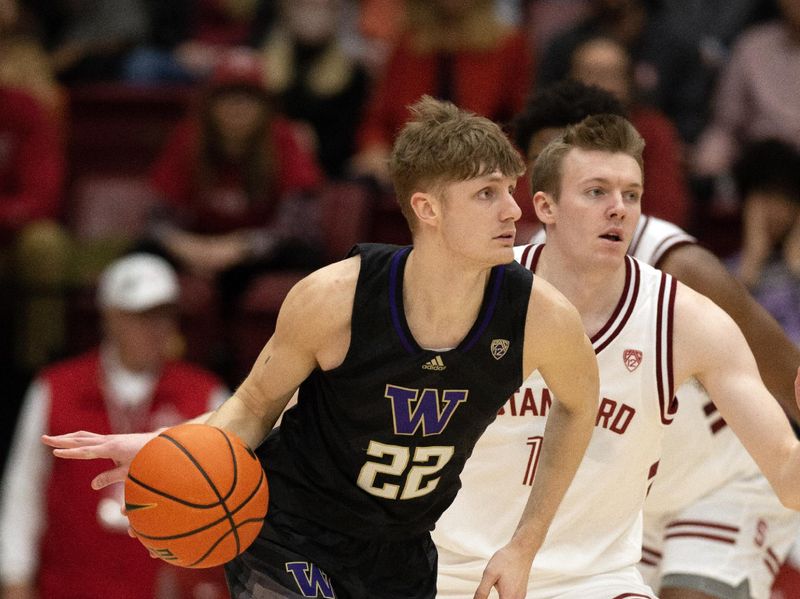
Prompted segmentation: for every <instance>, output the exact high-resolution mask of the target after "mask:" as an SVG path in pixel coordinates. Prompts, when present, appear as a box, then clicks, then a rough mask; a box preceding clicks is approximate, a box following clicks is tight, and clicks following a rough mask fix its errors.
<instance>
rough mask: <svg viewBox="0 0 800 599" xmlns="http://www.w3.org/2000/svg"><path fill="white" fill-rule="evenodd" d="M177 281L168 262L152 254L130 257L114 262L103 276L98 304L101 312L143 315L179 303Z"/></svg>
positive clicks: (98, 294)
mask: <svg viewBox="0 0 800 599" xmlns="http://www.w3.org/2000/svg"><path fill="white" fill-rule="evenodd" d="M179 295H180V287H179V285H178V277H177V276H176V274H175V271H174V270H173V268H172V266H170V264H169V262H167V261H166V260H164V259H163V258H161V257H159V256H155V255H153V254H144V253H140V254H131V255H129V256H125V257H123V258H120V259H119V260H116V261H115V262H113V263H112V264H111V265H110V266H108V267H107V268H106V269H105V270H104V271H103V273H102V274H101V275H100V281H99V285H98V288H97V303H98V304H99V305H100V307H101V308H117V309H119V310H125V311H126V312H144V311H145V310H149V309H150V308H155V307H156V306H162V305H165V304H174V303H177V301H178V296H179Z"/></svg>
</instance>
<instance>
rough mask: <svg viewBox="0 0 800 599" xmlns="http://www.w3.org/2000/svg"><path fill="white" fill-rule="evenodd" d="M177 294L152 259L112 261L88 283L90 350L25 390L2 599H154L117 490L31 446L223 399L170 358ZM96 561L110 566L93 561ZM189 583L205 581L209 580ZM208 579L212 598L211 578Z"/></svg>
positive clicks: (208, 377) (211, 378) (1, 499)
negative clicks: (93, 302)
mask: <svg viewBox="0 0 800 599" xmlns="http://www.w3.org/2000/svg"><path fill="white" fill-rule="evenodd" d="M179 291H180V289H179V286H178V281H177V277H176V275H175V272H174V270H173V269H172V267H171V266H170V265H169V263H168V262H166V261H165V260H164V259H162V258H160V257H157V256H153V255H149V254H132V255H129V256H126V257H123V258H121V259H119V260H117V261H116V262H114V263H112V264H111V265H110V266H109V267H108V268H107V269H106V270H105V271H104V272H103V273H102V275H101V276H100V280H99V282H98V292H97V304H98V307H99V309H100V313H101V317H102V324H103V327H102V331H103V335H102V340H101V342H100V346H99V347H98V348H95V349H93V350H91V351H89V352H87V353H85V354H83V355H80V356H77V357H74V358H70V359H68V360H65V361H63V362H59V363H56V364H54V365H52V366H50V367H48V368H46V369H45V370H44V371H43V372H42V373H41V374H40V375H39V376H38V377H37V378H36V380H35V381H34V382H33V384H32V385H31V387H30V389H29V390H28V393H27V396H26V398H25V402H24V405H23V408H22V412H21V414H20V419H19V421H18V423H17V430H16V434H15V435H14V440H13V444H12V450H11V454H10V456H9V460H8V463H7V466H6V473H5V476H4V478H3V481H2V486H0V597H3V598H6V597H14V598H16V597H20V598H25V599H28V598H33V597H48V598H50V599H59V598H66V597H74V596H77V595H80V596H81V597H84V598H86V599H95V598H96V599H100V598H103V599H107V598H108V597H114V598H115V599H142V598H144V599H147V598H152V597H156V596H157V591H156V587H157V580H158V579H159V569H160V567H161V566H160V563H159V562H160V560H154V559H151V558H150V557H149V556H148V554H147V552H146V551H142V548H141V545H140V544H139V543H138V542H137V541H136V540H135V539H131V538H130V537H128V535H127V519H125V518H124V517H123V516H122V515H121V513H120V506H121V502H122V489H121V485H116V487H118V488H115V489H113V490H112V491H111V492H109V493H105V492H103V493H97V492H95V491H93V490H92V489H91V488H90V486H89V481H91V479H92V478H93V477H94V476H95V475H96V474H97V473H98V472H99V469H98V465H96V464H94V463H93V462H83V461H73V460H58V461H54V460H53V459H52V456H51V455H50V452H49V451H48V450H47V448H46V447H45V446H44V445H42V444H41V443H40V441H39V438H40V437H41V435H42V434H58V433H64V432H68V431H71V430H76V429H77V428H81V427H84V425H86V424H88V425H90V426H91V427H92V428H91V430H99V429H102V431H103V432H106V433H111V432H138V431H149V430H152V429H154V428H160V427H166V426H171V425H173V424H177V423H179V422H182V421H184V420H186V419H188V418H193V417H195V416H197V415H199V414H202V413H204V412H207V411H208V410H211V409H214V408H216V407H217V406H218V405H219V404H220V403H221V402H222V401H223V400H224V399H226V398H227V397H228V395H229V392H228V391H227V390H226V389H225V388H224V387H223V385H222V383H221V382H220V381H219V379H218V378H217V377H216V375H214V374H212V373H210V372H208V371H205V370H202V369H200V368H197V367H195V366H191V365H189V364H187V363H185V362H181V361H178V360H175V359H173V358H174V356H175V340H176V338H177V336H178V325H177V323H178V320H177V316H178V311H177V301H178V296H179ZM97 555H114V556H116V558H115V559H114V560H101V561H102V563H98V562H97V560H96V559H94V557H95V556H97ZM89 563H92V564H95V565H94V566H92V571H91V575H87V574H88V572H87V569H86V568H87V564H89ZM117 563H119V564H125V567H124V568H123V567H117V566H116V565H114V564H117ZM131 564H133V567H131ZM199 576H201V577H202V579H203V581H204V584H208V578H209V577H208V575H199ZM212 580H213V579H212ZM217 580H218V585H217V586H218V590H219V594H218V595H217V596H218V597H220V598H221V597H222V596H224V595H223V594H224V592H225V591H224V589H225V587H224V582H223V580H222V577H221V574H220V575H219V577H218V579H217ZM211 596H212V597H213V595H211Z"/></svg>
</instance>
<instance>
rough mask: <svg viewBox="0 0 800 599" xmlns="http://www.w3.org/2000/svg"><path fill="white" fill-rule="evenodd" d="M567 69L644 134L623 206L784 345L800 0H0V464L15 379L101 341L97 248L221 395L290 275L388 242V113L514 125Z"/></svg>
mask: <svg viewBox="0 0 800 599" xmlns="http://www.w3.org/2000/svg"><path fill="white" fill-rule="evenodd" d="M568 77H570V78H574V79H578V80H581V81H584V82H587V83H591V84H594V85H598V86H600V87H603V88H606V89H608V90H610V91H612V92H613V93H614V94H615V95H616V96H617V97H618V98H619V99H620V100H621V101H622V102H623V103H624V104H625V106H626V108H627V109H628V111H629V114H630V116H631V120H632V121H633V122H634V124H635V125H636V127H637V128H638V129H639V130H640V132H641V133H642V135H643V136H644V138H645V140H646V143H647V147H646V150H645V163H646V165H647V168H646V173H645V195H644V200H643V201H644V210H645V212H647V213H648V214H651V215H654V216H660V217H662V218H665V219H668V220H670V221H672V222H674V223H676V224H678V225H680V226H682V227H684V228H685V229H687V230H688V231H689V232H690V233H692V234H693V235H695V236H696V237H697V238H698V239H699V240H700V241H701V243H703V244H704V245H706V246H707V247H708V248H710V249H711V250H712V251H714V252H715V253H716V254H717V255H718V256H720V257H721V258H723V259H724V260H725V261H726V263H727V264H728V265H729V266H730V268H731V269H732V271H734V272H735V273H736V274H737V275H738V276H739V277H740V278H741V279H742V281H743V282H744V283H745V284H747V285H748V287H749V288H750V289H751V290H752V291H753V292H754V293H755V294H756V296H757V297H758V299H759V300H760V301H762V302H763V303H764V305H765V306H766V307H767V309H769V310H770V311H771V312H772V313H773V315H774V316H775V317H776V318H777V319H778V320H779V322H780V323H781V324H782V325H783V326H784V327H785V328H786V330H787V331H788V332H789V334H790V335H791V336H792V338H793V339H796V340H800V314H798V304H799V303H800V283H798V281H800V279H799V277H800V219H799V218H798V212H799V211H800V210H799V209H800V1H798V0H169V1H163V0H0V365H1V367H2V379H0V380H2V381H3V385H2V391H1V392H0V393H2V395H3V398H2V402H0V411H1V413H0V422H2V427H3V431H2V433H3V434H2V435H0V439H2V441H0V445H2V446H1V447H0V464H2V462H3V461H4V460H3V459H2V458H4V456H5V451H6V449H7V444H8V440H9V438H10V436H11V432H12V430H13V425H14V422H15V420H16V416H17V412H18V410H19V407H20V404H21V402H22V398H23V395H24V393H25V389H26V387H27V386H28V384H29V383H30V381H31V379H32V377H33V376H35V375H36V373H37V372H39V371H40V370H41V368H42V367H44V366H46V365H47V364H50V363H52V362H53V361H55V360H59V359H63V358H65V357H69V356H74V355H76V354H78V353H79V352H81V351H84V350H86V349H87V348H89V347H92V346H93V345H94V344H96V343H97V342H98V339H99V338H100V336H101V333H102V331H101V325H100V322H101V320H100V319H99V318H98V311H97V307H96V303H95V290H96V283H97V277H98V275H99V273H100V272H101V271H102V270H103V268H105V267H106V266H107V265H108V264H109V263H111V262H112V261H113V260H115V259H117V258H119V257H120V256H122V255H124V254H126V253H129V252H134V251H136V252H141V251H146V252H151V253H155V254H158V255H160V256H162V257H163V258H165V259H166V260H168V261H169V262H170V263H171V264H172V265H173V266H174V267H175V269H176V270H177V272H178V274H179V280H180V289H181V294H180V300H179V302H178V307H179V315H180V325H181V326H180V333H179V334H177V333H176V335H175V338H174V340H173V342H172V343H171V345H170V347H171V348H172V350H171V351H173V352H174V356H175V357H181V358H183V359H185V360H188V361H191V362H194V363H196V364H199V365H202V366H204V367H206V368H208V369H209V370H211V371H213V372H214V373H215V374H216V375H218V376H219V377H220V378H221V379H222V380H223V381H225V383H226V384H227V385H228V386H229V387H231V388H234V387H235V386H236V384H237V382H238V381H240V380H241V378H242V377H243V376H244V374H246V372H247V370H248V368H249V366H250V364H251V363H252V361H253V360H254V359H255V357H256V356H257V354H258V351H259V350H260V348H261V347H262V345H263V343H264V342H265V341H266V340H267V338H268V337H269V335H270V333H271V331H272V328H273V327H274V321H275V317H276V313H277V308H278V306H279V305H280V302H281V300H282V299H283V297H284V295H285V293H286V292H287V291H288V289H289V288H290V287H291V286H292V285H293V284H294V283H295V282H296V281H297V280H298V279H299V278H300V277H302V276H303V273H306V272H308V271H309V270H310V269H313V268H316V267H319V266H321V265H323V264H325V263H327V262H330V261H332V260H335V259H338V258H341V257H343V256H344V254H345V253H346V251H347V250H348V249H349V247H350V246H351V245H352V244H353V243H354V242H356V241H381V242H391V243H406V242H408V241H409V240H410V238H409V235H408V232H407V229H406V226H405V223H404V221H403V219H402V216H401V215H400V212H399V209H398V208H397V206H396V204H395V202H394V199H393V195H392V189H391V187H390V185H389V181H388V173H387V169H386V158H387V156H388V152H389V149H390V147H391V143H392V138H393V135H394V133H395V132H396V131H397V130H398V129H399V128H400V126H401V125H402V124H403V122H404V120H405V118H406V116H407V112H406V106H407V105H409V104H410V103H412V102H414V101H415V100H416V99H417V98H419V97H420V96H421V95H422V94H425V93H428V94H431V95H434V96H436V97H439V98H444V99H449V100H452V101H453V102H455V103H457V104H458V105H460V106H462V107H464V108H467V109H469V110H472V111H475V112H477V113H480V114H483V115H485V116H487V117H490V118H492V119H494V120H496V121H498V122H499V123H501V124H503V125H504V126H505V127H507V129H508V131H509V132H510V133H511V132H513V117H514V115H515V114H516V113H518V112H519V111H520V110H521V109H522V107H523V106H524V104H525V101H526V98H527V97H528V96H529V95H530V94H531V92H533V91H534V90H539V89H542V88H543V87H545V86H547V85H548V84H550V83H553V82H555V81H559V80H561V79H564V78H568ZM527 194H528V190H527V189H525V186H524V185H522V186H521V189H520V190H519V200H520V203H521V205H522V207H523V213H524V216H523V219H522V222H521V224H520V226H519V233H518V239H517V241H518V242H519V243H522V242H524V241H526V240H527V238H528V236H529V235H530V234H531V233H532V232H533V231H534V230H535V229H536V226H537V223H536V221H535V217H534V215H533V211H532V209H531V206H530V202H529V201H528V199H527Z"/></svg>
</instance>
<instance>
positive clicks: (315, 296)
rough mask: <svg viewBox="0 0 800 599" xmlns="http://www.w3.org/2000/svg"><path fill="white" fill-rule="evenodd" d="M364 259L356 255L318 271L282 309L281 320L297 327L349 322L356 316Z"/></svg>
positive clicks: (296, 287) (303, 281) (294, 290)
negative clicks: (360, 275) (355, 309)
mask: <svg viewBox="0 0 800 599" xmlns="http://www.w3.org/2000/svg"><path fill="white" fill-rule="evenodd" d="M359 267H360V258H359V257H358V256H352V257H349V258H345V259H344V260H340V261H338V262H334V263H332V264H329V265H327V266H323V267H322V268H320V269H318V270H315V271H314V272H312V273H311V274H309V275H307V276H306V277H304V278H302V279H301V280H300V281H298V282H297V283H296V284H295V285H294V287H292V289H291V290H289V293H288V294H287V295H286V299H285V300H284V302H283V306H282V307H281V316H282V318H281V320H284V321H285V320H287V319H288V320H289V321H291V322H293V324H294V325H295V326H300V327H304V326H311V327H317V326H322V325H326V324H327V325H331V324H334V322H335V321H339V320H341V319H349V318H350V315H351V313H352V308H353V300H354V297H355V290H356V284H357V282H358V274H359Z"/></svg>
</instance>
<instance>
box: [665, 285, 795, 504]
mask: <svg viewBox="0 0 800 599" xmlns="http://www.w3.org/2000/svg"><path fill="white" fill-rule="evenodd" d="M674 314H675V320H674V325H673V333H672V345H673V371H674V375H675V386H676V387H679V386H680V385H681V384H682V383H684V382H685V381H687V380H689V379H690V378H695V379H697V380H698V381H699V382H700V384H701V385H703V387H704V388H705V390H706V392H707V393H708V396H709V397H710V398H711V400H712V401H713V402H714V404H715V405H716V406H717V409H719V412H720V414H721V415H722V417H723V418H724V419H725V422H726V423H727V424H728V426H730V427H731V429H733V432H734V433H736V436H737V437H739V440H740V441H741V442H742V445H744V447H745V449H747V452H748V453H749V454H750V455H751V456H752V458H753V460H755V462H756V464H758V467H759V469H760V470H761V472H762V473H763V474H764V476H765V477H766V478H767V480H768V481H769V483H770V485H771V486H772V489H773V490H774V491H775V495H777V497H778V499H779V500H780V501H781V503H782V504H783V505H784V506H786V507H788V508H790V509H793V510H800V442H799V441H798V440H797V438H796V437H795V435H794V432H793V431H792V428H791V426H790V425H789V420H788V419H787V418H786V415H785V413H784V412H783V410H781V407H780V405H778V402H776V401H775V399H774V398H773V396H772V395H771V394H770V392H769V390H768V389H767V388H766V386H765V385H764V382H763V381H762V380H761V376H760V374H759V372H758V367H757V365H756V361H755V358H754V357H753V352H752V351H751V350H750V347H749V345H748V344H747V341H746V339H745V337H744V335H743V334H742V332H741V330H740V329H739V327H738V326H737V325H736V323H735V322H734V321H733V318H731V316H730V315H729V314H728V313H727V312H725V311H724V310H723V309H722V308H720V307H719V306H718V305H717V304H715V303H714V302H713V301H711V300H710V299H709V298H707V297H705V296H703V295H700V294H699V293H697V292H696V291H694V290H693V289H690V288H689V287H688V286H686V285H683V284H681V283H678V286H677V292H676V294H675V311H674Z"/></svg>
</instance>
